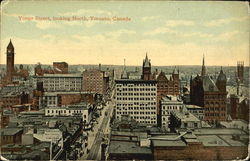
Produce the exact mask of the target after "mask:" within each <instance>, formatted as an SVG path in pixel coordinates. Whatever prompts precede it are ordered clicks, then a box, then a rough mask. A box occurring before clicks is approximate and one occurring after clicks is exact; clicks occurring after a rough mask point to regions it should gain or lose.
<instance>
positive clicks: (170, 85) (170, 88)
mask: <svg viewBox="0 0 250 161" xmlns="http://www.w3.org/2000/svg"><path fill="white" fill-rule="evenodd" d="M156 80H157V118H158V121H159V123H160V114H161V112H160V108H161V107H160V106H161V102H160V101H161V100H162V98H163V97H165V96H167V95H174V96H177V95H179V94H180V80H179V72H177V71H176V68H175V69H174V71H173V73H172V75H171V76H169V77H168V76H167V75H165V73H164V72H160V74H159V75H156ZM159 125H160V124H159Z"/></svg>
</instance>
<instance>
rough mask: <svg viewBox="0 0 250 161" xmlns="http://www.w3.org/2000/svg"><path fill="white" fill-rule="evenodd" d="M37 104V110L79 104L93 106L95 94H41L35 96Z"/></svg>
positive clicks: (72, 92) (69, 92)
mask: <svg viewBox="0 0 250 161" xmlns="http://www.w3.org/2000/svg"><path fill="white" fill-rule="evenodd" d="M37 102H38V103H37V104H38V107H39V108H42V107H56V106H63V105H70V104H77V103H80V102H87V103H89V104H92V105H93V104H95V94H94V93H87V92H80V91H79V92H75V91H64V92H43V94H41V95H39V96H37Z"/></svg>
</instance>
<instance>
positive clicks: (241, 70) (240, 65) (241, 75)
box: [236, 61, 244, 84]
mask: <svg viewBox="0 0 250 161" xmlns="http://www.w3.org/2000/svg"><path fill="white" fill-rule="evenodd" d="M236 81H237V82H238V83H241V84H242V83H244V82H243V81H244V62H243V61H238V62H237V77H236Z"/></svg>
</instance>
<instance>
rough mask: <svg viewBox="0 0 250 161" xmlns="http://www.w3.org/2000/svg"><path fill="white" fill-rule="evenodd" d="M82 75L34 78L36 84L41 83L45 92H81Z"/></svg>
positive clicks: (49, 75)
mask: <svg viewBox="0 0 250 161" xmlns="http://www.w3.org/2000/svg"><path fill="white" fill-rule="evenodd" d="M82 80H83V79H82V74H44V75H43V76H35V81H36V82H43V88H44V90H45V91H81V90H82Z"/></svg>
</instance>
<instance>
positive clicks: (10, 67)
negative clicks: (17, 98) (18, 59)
mask: <svg viewBox="0 0 250 161" xmlns="http://www.w3.org/2000/svg"><path fill="white" fill-rule="evenodd" d="M6 54H7V58H6V60H7V63H6V64H7V81H8V83H11V82H12V77H13V73H14V57H15V56H14V55H15V53H14V46H13V44H12V42H11V40H10V42H9V45H8V46H7V53H6Z"/></svg>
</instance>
